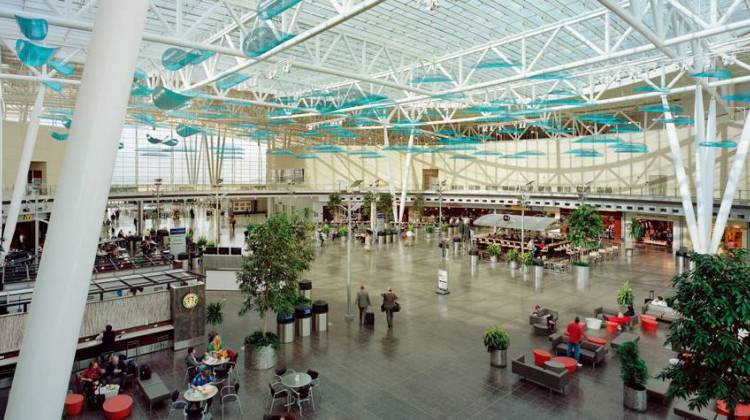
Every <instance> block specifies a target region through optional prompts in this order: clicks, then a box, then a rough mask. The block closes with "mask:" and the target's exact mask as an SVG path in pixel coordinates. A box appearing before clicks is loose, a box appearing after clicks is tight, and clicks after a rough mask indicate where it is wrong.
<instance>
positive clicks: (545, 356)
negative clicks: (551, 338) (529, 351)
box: [533, 349, 552, 366]
mask: <svg viewBox="0 0 750 420" xmlns="http://www.w3.org/2000/svg"><path fill="white" fill-rule="evenodd" d="M533 353H534V364H536V365H537V366H544V362H547V361H549V360H550V359H552V355H551V354H549V352H548V351H547V350H542V349H534V351H533Z"/></svg>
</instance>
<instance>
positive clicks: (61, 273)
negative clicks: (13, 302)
mask: <svg viewBox="0 0 750 420" xmlns="http://www.w3.org/2000/svg"><path fill="white" fill-rule="evenodd" d="M147 8H148V0H128V1H118V0H100V1H99V3H98V8H97V14H96V21H95V23H94V30H93V33H92V35H91V40H90V41H89V47H88V49H87V52H88V54H87V57H86V65H85V67H84V70H83V77H82V79H81V87H80V89H79V91H78V98H77V100H76V107H75V113H74V120H73V125H72V126H71V129H70V137H69V140H68V144H67V147H66V150H65V156H64V158H63V162H62V168H61V175H60V181H59V188H58V190H57V194H56V196H55V203H54V208H53V210H52V218H51V220H50V224H49V231H48V233H47V241H46V244H45V245H46V246H45V252H44V256H43V257H42V261H41V264H40V268H39V274H38V276H37V280H36V285H35V288H34V294H33V297H32V304H31V308H30V311H29V314H28V315H27V318H26V322H25V330H24V336H23V343H22V345H21V353H20V356H19V361H18V365H17V368H16V375H15V376H14V378H13V386H12V388H11V390H10V400H9V402H8V407H7V411H6V413H5V418H6V419H8V420H27V419H55V418H59V417H60V415H61V413H62V410H63V403H64V400H65V394H66V392H67V389H68V381H69V378H70V369H71V366H72V365H73V358H74V356H75V350H76V344H77V342H78V334H79V331H80V327H81V320H82V318H83V312H84V309H85V306H86V298H87V294H88V288H89V282H90V281H91V268H92V265H93V262H94V257H95V253H96V244H97V242H98V239H99V228H100V226H99V221H100V220H101V217H102V214H104V210H105V208H106V204H107V195H108V193H109V186H110V183H111V179H112V169H113V167H114V162H115V157H116V156H117V145H118V142H119V139H120V135H121V132H122V126H123V123H124V121H125V112H126V109H127V103H128V98H129V96H130V85H131V82H132V79H133V72H134V70H135V64H136V59H137V56H138V50H139V47H140V44H141V37H142V35H143V27H144V22H145V19H146V10H147ZM40 396H44V397H43V398H40Z"/></svg>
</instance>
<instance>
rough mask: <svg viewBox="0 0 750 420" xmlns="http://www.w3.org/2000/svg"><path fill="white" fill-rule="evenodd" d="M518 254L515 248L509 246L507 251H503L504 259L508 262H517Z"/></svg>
mask: <svg viewBox="0 0 750 420" xmlns="http://www.w3.org/2000/svg"><path fill="white" fill-rule="evenodd" d="M519 257H520V255H519V253H518V250H517V249H515V248H511V249H509V250H508V252H506V253H505V259H506V260H507V261H508V262H509V263H510V262H518V259H519Z"/></svg>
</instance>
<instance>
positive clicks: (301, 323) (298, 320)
mask: <svg viewBox="0 0 750 420" xmlns="http://www.w3.org/2000/svg"><path fill="white" fill-rule="evenodd" d="M311 324H312V309H311V308H310V307H309V306H307V305H297V306H295V307H294V332H295V334H296V335H297V337H307V336H309V335H310V331H311V329H312V325H311Z"/></svg>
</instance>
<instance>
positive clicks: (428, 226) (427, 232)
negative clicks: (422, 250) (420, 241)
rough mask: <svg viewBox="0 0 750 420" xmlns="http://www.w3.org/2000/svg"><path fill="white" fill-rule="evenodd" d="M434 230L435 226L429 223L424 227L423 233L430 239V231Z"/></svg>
mask: <svg viewBox="0 0 750 420" xmlns="http://www.w3.org/2000/svg"><path fill="white" fill-rule="evenodd" d="M433 232H435V227H434V226H433V225H432V224H431V223H430V224H428V225H427V226H425V228H424V233H425V235H426V236H427V240H428V241H429V240H430V239H432V233H433Z"/></svg>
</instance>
